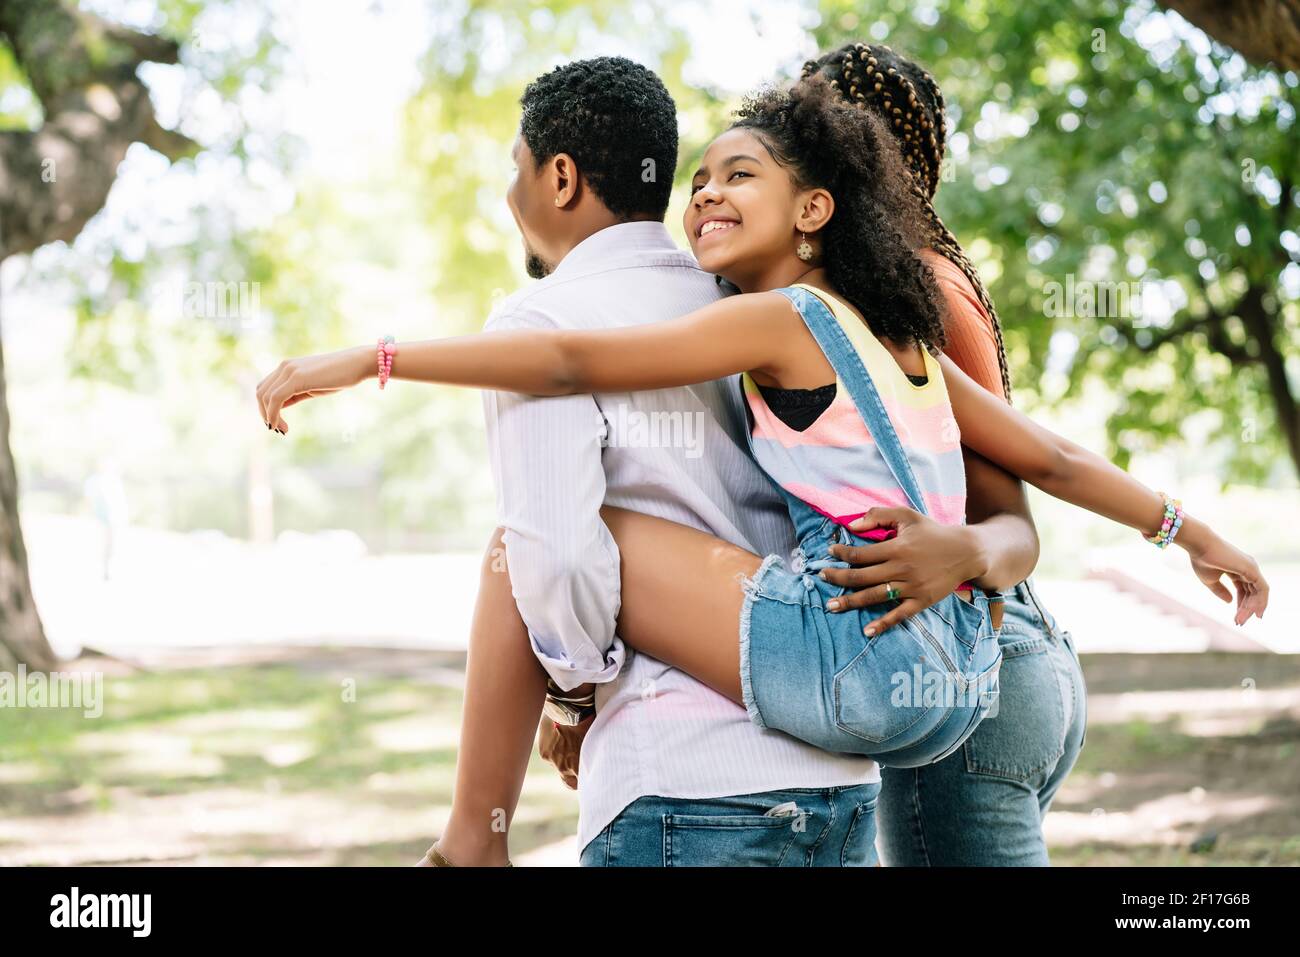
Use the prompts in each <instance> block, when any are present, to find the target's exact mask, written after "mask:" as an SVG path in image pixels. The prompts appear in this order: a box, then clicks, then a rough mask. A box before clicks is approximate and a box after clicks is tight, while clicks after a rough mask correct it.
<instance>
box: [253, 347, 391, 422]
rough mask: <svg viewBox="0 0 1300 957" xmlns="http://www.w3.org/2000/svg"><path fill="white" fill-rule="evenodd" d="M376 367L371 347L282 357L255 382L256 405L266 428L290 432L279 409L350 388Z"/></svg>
mask: <svg viewBox="0 0 1300 957" xmlns="http://www.w3.org/2000/svg"><path fill="white" fill-rule="evenodd" d="M377 372H378V368H377V365H376V362H375V350H374V347H372V346H358V347H356V348H354V349H341V350H339V351H338V352H326V353H322V354H320V355H315V356H303V357H301V358H297V359H285V360H284V361H283V362H281V363H280V364H279V365H278V366H276V367H275V371H274V372H272V373H271V374H270V375H268V376H267V377H266V378H264V379H263V380H262V381H261V382H259V383H258V384H257V404H258V407H259V408H260V409H261V411H262V421H263V422H265V423H266V426H267V428H271V429H275V430H276V431H277V432H279V433H281V434H285V433H287V432H288V431H289V426H288V424H287V423H286V422H285V421H284V419H283V417H282V416H281V411H282V410H284V409H287V408H288V407H289V406H291V405H294V404H295V403H298V402H302V401H304V400H305V399H314V398H315V397H316V396H318V395H325V394H327V393H330V392H338V391H339V390H340V389H349V388H351V387H352V386H354V385H357V384H358V383H360V382H362V381H363V380H365V379H367V378H369V377H370V376H372V375H376V374H377Z"/></svg>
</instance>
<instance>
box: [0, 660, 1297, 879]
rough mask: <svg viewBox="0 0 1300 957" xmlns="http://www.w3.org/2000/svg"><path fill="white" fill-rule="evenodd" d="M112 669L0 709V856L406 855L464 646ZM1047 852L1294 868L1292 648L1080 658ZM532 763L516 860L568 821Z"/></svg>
mask: <svg viewBox="0 0 1300 957" xmlns="http://www.w3.org/2000/svg"><path fill="white" fill-rule="evenodd" d="M143 664H144V667H142V668H136V667H128V666H125V665H123V664H121V663H119V662H115V661H112V660H104V659H87V660H83V661H82V662H80V663H79V666H80V667H87V668H98V669H101V670H103V671H104V672H105V679H104V686H103V687H104V710H103V714H102V716H101V717H99V718H95V719H90V718H86V717H83V715H82V714H81V712H79V711H72V710H53V709H50V710H42V709H31V708H28V709H13V708H0V864H10V865H12V864H109V863H111V864H139V863H175V864H256V863H267V864H272V863H273V864H312V865H316V864H322V865H358V864H360V865H405V864H410V863H412V862H414V861H415V860H416V859H418V858H419V856H420V855H421V854H422V853H423V851H424V849H425V847H426V846H427V845H428V843H429V841H430V839H431V838H432V837H433V836H435V835H436V834H437V833H438V829H439V828H440V827H441V825H442V821H443V819H444V816H445V814H446V811H447V806H448V802H449V800H450V795H451V786H452V777H453V771H454V768H455V745H456V740H457V731H458V725H459V720H460V697H461V696H460V692H459V690H458V684H459V679H460V677H461V674H462V671H461V669H462V668H463V658H462V657H461V656H459V655H456V654H451V653H436V652H411V651H385V650H377V649H320V648H277V649H258V650H251V651H250V650H245V651H241V652H216V653H209V654H205V655H200V656H196V655H195V653H193V652H186V653H184V654H181V653H171V657H159V658H156V659H152V660H145V661H144V662H143ZM1085 670H1086V672H1087V674H1088V684H1089V692H1090V694H1089V716H1090V723H1089V730H1088V740H1087V744H1086V747H1085V750H1084V753H1083V756H1082V757H1081V759H1080V761H1079V763H1078V765H1077V766H1076V769H1075V772H1074V773H1073V774H1072V775H1071V777H1070V779H1069V780H1068V781H1067V782H1066V785H1065V787H1064V788H1063V789H1062V790H1061V792H1060V794H1059V795H1058V797H1057V800H1056V802H1055V804H1054V805H1053V808H1052V813H1051V814H1050V815H1049V816H1048V818H1047V822H1046V830H1047V834H1048V839H1049V843H1050V844H1051V846H1052V855H1053V860H1054V861H1055V863H1057V864H1058V865H1086V864H1158V865H1203V864H1300V751H1298V750H1297V746H1298V745H1300V660H1297V659H1295V658H1291V657H1283V656H1277V655H1258V656H1254V655H1146V656H1140V655H1100V656H1090V657H1086V658H1085ZM576 826H577V800H576V796H575V795H574V794H573V792H571V791H569V790H568V789H566V788H565V787H564V786H563V785H562V784H561V783H560V781H559V779H558V777H557V776H556V775H555V774H554V773H553V772H552V771H551V770H550V768H549V766H547V765H544V764H543V763H542V762H541V761H540V759H538V758H536V756H534V760H533V766H532V768H531V769H530V772H529V778H528V783H527V786H526V788H525V794H524V799H523V801H522V803H521V806H520V810H519V813H518V814H517V816H516V819H515V824H514V827H513V833H512V852H513V854H514V855H515V856H516V858H517V857H519V856H521V855H522V854H525V853H527V852H528V851H529V850H532V849H535V848H538V847H541V846H544V845H547V844H551V843H553V842H556V841H559V840H561V839H563V838H565V837H568V836H570V835H572V834H573V833H574V831H575V830H576Z"/></svg>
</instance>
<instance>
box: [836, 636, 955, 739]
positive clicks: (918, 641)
mask: <svg viewBox="0 0 1300 957" xmlns="http://www.w3.org/2000/svg"><path fill="white" fill-rule="evenodd" d="M924 614H925V613H924V612H922V613H921V615H924ZM920 617H921V616H920V615H918V616H914V617H912V618H908V619H906V620H904V621H902V622H901V623H899V624H897V625H895V626H894V627H893V628H889V629H886V630H885V631H884V632H882V633H881V634H879V635H877V636H876V637H874V638H871V639H869V640H867V644H866V647H865V648H863V650H862V652H861V653H860V654H859V655H858V656H857V657H855V658H854V659H853V660H852V661H850V662H849V663H848V665H846V666H845V667H844V668H843V669H842V670H841V671H840V672H839V673H837V674H836V675H835V682H834V692H835V724H836V726H837V727H838V728H839V729H840V730H841V731H844V732H845V733H847V734H850V735H853V736H854V737H857V738H861V739H863V740H864V741H869V742H871V743H872V744H884V743H888V744H889V745H890V746H891V747H899V746H902V745H904V744H908V743H911V742H912V741H914V740H919V739H920V738H922V737H924V736H925V735H926V734H928V733H929V732H930V731H931V730H933V729H934V728H935V727H936V726H938V724H939V723H940V722H941V721H942V720H943V718H944V716H945V715H946V714H947V712H948V711H950V710H951V704H950V702H951V701H952V696H951V692H952V690H954V689H952V688H951V687H950V686H951V684H952V683H953V682H957V683H961V684H964V679H963V677H962V676H961V674H960V673H959V672H957V671H956V668H955V666H954V664H953V662H952V660H951V658H950V657H949V656H948V655H947V653H946V652H945V651H944V650H943V648H942V646H941V645H940V644H939V642H938V641H937V640H936V639H935V638H934V637H933V635H932V634H931V633H930V632H929V631H928V630H927V629H926V628H925V627H924V625H923V624H922V623H921V622H919V621H918V620H917V619H918V618H920Z"/></svg>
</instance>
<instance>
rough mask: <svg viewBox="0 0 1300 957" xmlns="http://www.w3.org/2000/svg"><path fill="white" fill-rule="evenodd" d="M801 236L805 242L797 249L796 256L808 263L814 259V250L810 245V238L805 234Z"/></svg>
mask: <svg viewBox="0 0 1300 957" xmlns="http://www.w3.org/2000/svg"><path fill="white" fill-rule="evenodd" d="M799 235H800V236H803V242H801V243H800V244H799V246H798V248H797V249H795V251H794V254H795V255H796V256H798V257H799V258H800V259H802V260H803V261H804V262H807V261H808V260H810V259H812V258H813V248H812V246H810V245H809V244H808V237H807V236H806V235H805V234H804V233H800V234H799Z"/></svg>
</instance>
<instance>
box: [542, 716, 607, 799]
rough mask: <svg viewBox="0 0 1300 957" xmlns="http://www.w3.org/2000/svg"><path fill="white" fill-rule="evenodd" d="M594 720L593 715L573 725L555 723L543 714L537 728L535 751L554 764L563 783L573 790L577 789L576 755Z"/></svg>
mask: <svg viewBox="0 0 1300 957" xmlns="http://www.w3.org/2000/svg"><path fill="white" fill-rule="evenodd" d="M594 720H595V716H594V715H593V716H592V717H590V718H587V719H586V720H585V721H580V722H579V723H578V724H575V725H563V724H560V725H557V724H556V723H555V722H554V721H552V720H551V719H550V718H547V717H545V716H543V718H542V723H541V725H540V726H539V727H538V729H537V753H538V754H540V755H541V756H542V757H543V758H544V759H545V760H547V761H550V762H551V763H552V764H553V765H555V769H556V770H557V771H559V772H560V777H561V778H563V779H564V783H565V784H567V785H568V786H569V787H570V788H572V789H573V790H575V791H576V790H578V755H579V753H581V751H582V739H583V738H585V737H586V736H587V730H588V729H589V728H590V727H591V722H592V721H594Z"/></svg>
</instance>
